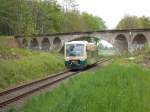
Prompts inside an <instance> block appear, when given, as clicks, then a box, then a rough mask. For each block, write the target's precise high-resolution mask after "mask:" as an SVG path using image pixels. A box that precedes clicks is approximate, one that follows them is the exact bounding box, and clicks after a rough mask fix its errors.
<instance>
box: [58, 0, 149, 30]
mask: <svg viewBox="0 0 150 112" xmlns="http://www.w3.org/2000/svg"><path fill="white" fill-rule="evenodd" d="M58 1H62V0H58ZM76 1H77V4H79V6H78V9H79V10H80V11H81V12H83V11H86V12H88V13H91V14H93V15H96V16H99V17H101V18H102V19H103V20H104V21H105V22H106V25H107V27H108V28H109V29H113V28H115V26H116V25H117V23H118V22H119V20H120V19H121V18H123V17H124V15H126V14H128V15H135V16H143V15H145V16H150V0H76Z"/></svg>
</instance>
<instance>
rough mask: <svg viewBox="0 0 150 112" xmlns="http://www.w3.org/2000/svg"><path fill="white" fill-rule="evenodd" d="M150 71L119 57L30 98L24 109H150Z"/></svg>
mask: <svg viewBox="0 0 150 112" xmlns="http://www.w3.org/2000/svg"><path fill="white" fill-rule="evenodd" d="M149 82H150V70H147V69H143V68H140V67H139V66H138V65H136V64H134V63H127V62H126V61H122V60H117V61H114V62H113V63H112V64H110V65H108V66H107V67H105V68H103V69H100V70H97V71H96V72H85V73H82V75H80V76H78V77H75V78H73V79H70V80H69V81H68V82H66V83H63V84H62V85H61V86H60V87H59V88H57V89H55V90H54V91H53V92H47V93H46V94H41V95H40V96H38V97H34V98H33V99H32V100H30V101H29V102H28V103H27V104H26V105H25V106H24V108H23V109H22V110H21V112H60V111H61V112H149V111H150V102H149V101H150V95H149V93H150V83H149Z"/></svg>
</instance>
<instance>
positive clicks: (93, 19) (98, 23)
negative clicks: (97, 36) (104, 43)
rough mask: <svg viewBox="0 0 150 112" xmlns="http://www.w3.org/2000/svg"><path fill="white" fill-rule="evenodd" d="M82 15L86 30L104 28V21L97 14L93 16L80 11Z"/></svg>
mask: <svg viewBox="0 0 150 112" xmlns="http://www.w3.org/2000/svg"><path fill="white" fill-rule="evenodd" d="M82 17H83V20H84V22H85V24H86V30H88V31H90V30H91V31H94V30H103V29H106V26H105V22H104V21H103V20H102V19H101V18H99V17H97V16H93V15H91V14H88V13H86V12H83V13H82Z"/></svg>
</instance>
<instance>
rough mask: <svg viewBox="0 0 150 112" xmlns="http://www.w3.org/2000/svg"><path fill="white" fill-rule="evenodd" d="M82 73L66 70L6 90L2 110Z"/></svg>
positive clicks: (2, 97) (0, 99)
mask: <svg viewBox="0 0 150 112" xmlns="http://www.w3.org/2000/svg"><path fill="white" fill-rule="evenodd" d="M109 60H110V59H102V60H100V61H99V62H98V64H101V63H104V62H106V61H109ZM79 72H81V71H69V70H66V71H64V72H61V73H58V74H55V75H53V76H47V77H45V78H42V79H40V80H36V81H33V82H30V83H27V84H24V85H21V86H18V87H15V88H12V89H9V90H5V91H3V92H1V93H0V108H3V107H4V106H7V105H8V104H11V103H13V102H16V101H18V100H20V99H21V98H24V97H26V96H27V95H30V94H32V93H34V92H36V91H39V90H42V89H44V88H46V87H48V86H52V85H54V84H57V83H59V82H60V81H62V80H65V79H67V78H69V77H71V76H73V75H76V74H78V73H79Z"/></svg>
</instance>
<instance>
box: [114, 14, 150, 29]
mask: <svg viewBox="0 0 150 112" xmlns="http://www.w3.org/2000/svg"><path fill="white" fill-rule="evenodd" d="M116 28H117V29H136V28H150V18H149V17H145V16H142V17H137V16H130V15H126V16H124V18H122V19H121V20H120V22H119V23H118V25H117V27H116Z"/></svg>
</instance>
